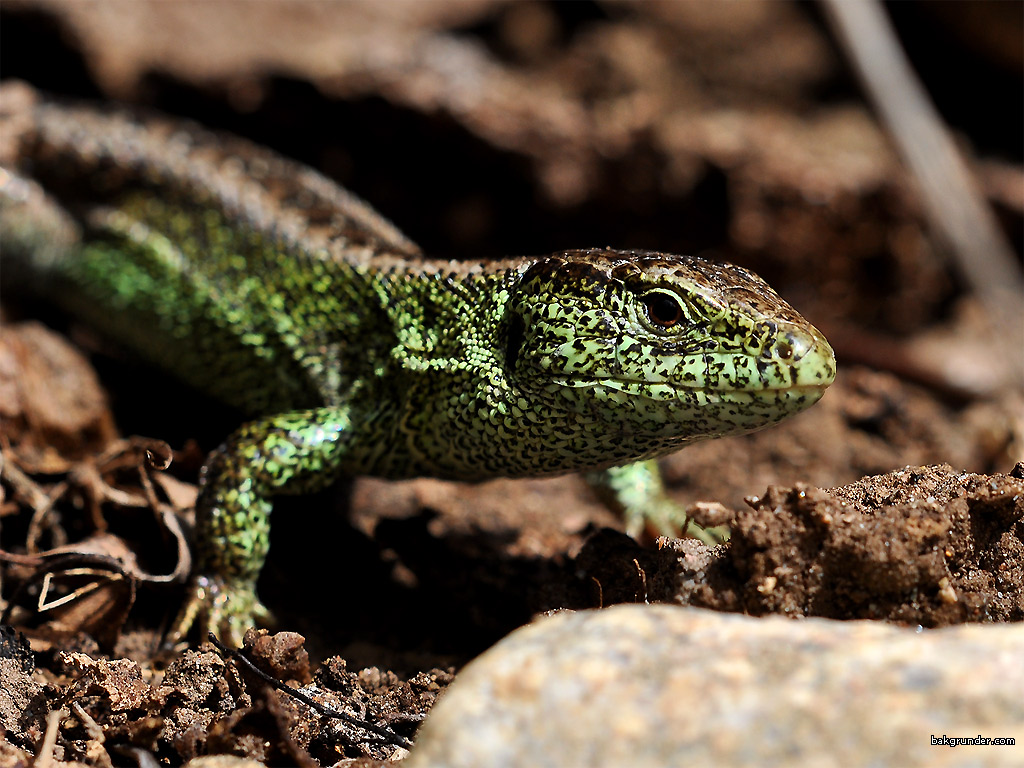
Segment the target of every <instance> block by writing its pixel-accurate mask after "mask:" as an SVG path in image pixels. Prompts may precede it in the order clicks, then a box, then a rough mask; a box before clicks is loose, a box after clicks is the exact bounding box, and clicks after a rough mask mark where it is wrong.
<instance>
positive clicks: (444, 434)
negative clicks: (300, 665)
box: [0, 85, 835, 640]
mask: <svg viewBox="0 0 1024 768" xmlns="http://www.w3.org/2000/svg"><path fill="white" fill-rule="evenodd" d="M0 97H2V98H0V105H2V107H0V126H2V127H3V128H4V134H5V135H6V136H7V137H8V138H7V139H5V143H4V145H3V146H2V147H0V245H2V248H3V252H4V267H5V271H7V270H8V268H9V270H10V272H11V274H12V275H14V274H17V273H19V272H20V273H23V274H25V273H27V274H28V275H30V276H31V278H32V279H33V280H34V281H35V282H36V284H37V286H39V287H42V289H43V292H44V293H45V294H46V296H48V297H52V298H54V299H55V300H57V301H58V302H60V303H61V304H63V305H64V306H65V307H67V308H69V309H71V310H72V311H74V312H76V313H78V314H79V315H81V316H83V317H84V318H85V319H87V320H88V321H90V322H91V323H92V324H94V325H95V326H97V327H98V328H99V329H100V330H101V331H103V332H105V333H107V334H109V335H110V336H111V337H113V338H115V339H117V340H120V341H121V342H122V343H124V344H125V345H127V346H129V347H131V348H134V349H135V350H136V351H137V352H139V353H140V354H142V355H143V356H145V357H147V358H148V359H149V360H151V361H152V362H153V363H155V364H157V365H159V366H162V367H164V368H166V369H167V370H169V371H172V372H174V373H175V374H177V375H178V376H179V377H181V379H183V380H184V381H186V382H188V383H190V384H191V385H193V386H195V387H197V388H199V389H201V390H204V391H206V392H208V393H210V394H212V395H214V396H216V397H218V398H220V399H221V400H223V401H224V402H226V403H229V404H231V405H234V406H236V407H238V408H241V409H243V410H244V411H245V412H247V413H249V414H251V416H252V418H253V420H252V421H249V422H248V423H246V424H244V425H242V426H241V427H240V428H239V429H238V430H237V431H236V432H234V433H233V434H232V435H231V436H230V437H228V438H227V440H226V441H225V442H224V443H223V444H222V445H221V446H220V447H219V448H217V449H216V450H215V451H213V453H212V454H211V455H210V457H209V458H208V460H207V462H206V465H205V467H204V469H203V473H202V480H201V490H200V495H199V499H198V502H197V510H196V511H197V528H198V530H197V554H198V568H197V571H198V573H197V575H196V576H194V580H193V582H192V585H191V591H190V597H189V599H188V601H187V603H186V608H185V610H184V611H183V613H182V615H181V617H180V618H179V621H178V623H177V625H176V629H175V632H174V635H175V636H176V637H179V636H180V635H181V633H182V632H184V631H185V630H187V629H188V627H189V626H190V624H192V623H193V622H194V621H195V620H196V618H197V617H199V618H200V619H201V621H202V622H203V623H204V624H205V625H206V626H211V627H213V628H215V629H218V630H220V631H221V632H222V633H224V634H225V635H226V636H227V637H228V638H229V639H232V640H237V639H238V637H239V636H240V635H241V633H242V632H243V631H244V629H245V628H246V627H247V626H248V625H249V624H250V623H251V621H252V620H253V619H254V618H261V617H264V616H265V615H266V614H265V609H264V608H263V606H262V605H261V604H260V602H259V600H258V599H257V597H256V593H255V584H256V578H257V576H258V574H259V571H260V568H261V567H262V564H263V561H264V558H265V556H266V554H267V549H268V546H269V516H270V511H271V505H272V498H273V497H274V496H275V495H277V494H292V493H304V492H310V491H312V490H314V489H318V488H322V487H324V486H326V485H327V484H329V483H331V482H332V481H333V480H334V479H335V478H336V477H338V476H339V475H340V474H342V473H344V474H350V475H353V474H367V475H378V476H383V477H391V478H400V477H411V476H418V475H431V476H436V477H443V478H453V479H462V480H480V479H484V478H489V477H498V476H509V477H523V476H542V475H557V474H560V473H565V472H571V471H577V470H583V471H591V472H594V471H595V470H601V471H600V472H595V474H594V478H595V482H596V484H597V485H598V486H599V487H601V488H603V490H604V492H605V496H606V498H608V499H609V500H610V502H611V504H612V506H613V507H616V508H618V509H619V510H620V511H622V512H623V513H624V514H625V516H626V521H627V527H628V529H629V530H630V531H631V532H633V533H637V532H639V530H640V529H641V528H642V527H643V525H644V524H645V521H647V520H652V521H653V522H654V523H655V524H656V525H657V526H659V527H660V528H661V529H662V530H665V529H668V528H671V527H672V526H673V525H675V526H676V527H677V529H678V526H679V525H685V524H687V522H688V521H685V518H684V517H683V516H681V515H679V514H678V513H677V512H676V510H675V507H673V506H672V505H671V504H670V502H669V501H668V500H667V497H666V496H665V493H664V490H663V488H662V485H661V481H660V479H659V476H658V474H657V466H656V464H655V463H654V462H653V461H652V460H653V459H654V458H655V457H658V456H662V455H664V454H666V453H669V452H671V451H674V450H676V449H678V448H679V447H681V446H683V445H685V444H686V443H690V442H693V441H695V440H701V439H706V438H712V437H717V436H720V435H726V434H734V433H741V432H748V431H751V430H754V429H759V428H761V427H764V426H767V425H769V424H773V423H775V422H777V421H779V420H781V419H783V418H785V417H786V416H788V415H790V414H793V413H796V412H798V411H800V410H803V409H805V408H807V407H808V406H810V405H811V404H813V403H814V402H816V401H817V400H818V398H820V397H821V395H822V392H823V391H824V389H825V388H826V387H827V386H828V385H829V384H830V383H831V382H832V380H833V378H834V375H835V359H834V357H833V353H832V350H831V348H830V347H829V345H828V343H827V342H826V341H825V339H824V338H823V337H822V335H821V334H820V333H819V332H818V331H817V330H815V329H814V328H813V327H812V326H811V325H810V324H809V323H808V322H807V321H806V320H804V319H803V318H802V317H801V316H800V315H799V314H797V312H796V311H794V310H793V309H792V308H791V307H790V306H789V305H788V304H786V303H785V302H784V301H783V300H782V299H781V298H779V296H778V295H777V294H776V293H775V292H774V291H772V289H771V288H769V287H768V285H766V284H765V283H764V282H763V281H762V280H761V279H760V278H758V277H757V276H755V275H753V274H752V273H750V272H748V271H747V270H745V269H742V268H740V267H735V266H731V265H726V264H718V263H713V262H709V261H704V260H701V259H698V258H691V257H685V256H671V255H666V254H661V253H651V252H645V251H614V250H610V249H590V250H577V251H567V252H563V253H555V254H552V255H548V256H542V257H536V258H515V259H507V260H501V261H494V262H484V263H463V262H454V261H442V260H433V259H428V258H425V257H424V256H423V255H422V254H421V252H420V251H419V249H418V248H417V247H416V246H415V245H413V244H412V243H411V242H410V241H409V240H407V239H406V238H405V237H404V236H403V235H402V234H400V233H399V232H398V231H397V230H396V229H395V228H394V227H393V226H392V225H391V224H390V223H388V222H387V221H385V220H384V219H382V218H381V217H380V216H379V215H378V214H376V213H375V212H374V211H373V210H371V209H370V208H369V207H368V206H367V205H366V204H365V203H363V202H362V201H360V200H359V199H357V198H355V197H353V196H352V195H350V194H349V193H348V192H346V191H344V190H343V189H341V188H340V187H339V186H337V185H336V184H334V183H332V182H331V181H329V180H328V179H326V178H324V177H323V176H321V175H320V174H318V173H316V172H315V171H313V170H311V169H309V168H306V167H303V166H301V165H299V164H297V163H294V162H291V161H289V160H286V159H284V158H282V157H279V156H277V155H275V154H273V153H271V152H270V151H267V150H264V149H261V148H259V147H256V146H254V145H252V144H250V143H248V142H246V141H243V140H241V139H236V138H232V137H227V136H223V135H215V134H212V133H209V132H207V131H204V130H202V129H200V128H198V127H197V126H194V125H192V124H186V123H181V122H173V121H170V120H165V119H158V118H148V119H140V118H137V117H134V116H131V115H126V114H123V113H118V112H111V111H102V110H99V109H96V108H91V107H81V106H68V105H64V104H60V103H55V102H51V101H47V100H45V99H42V98H41V97H39V96H37V95H36V94H35V93H34V92H32V91H30V90H29V89H28V88H26V87H25V86H20V85H18V86H13V87H12V86H6V87H5V88H4V89H3V90H0ZM691 533H697V534H700V530H699V529H695V530H692V531H691Z"/></svg>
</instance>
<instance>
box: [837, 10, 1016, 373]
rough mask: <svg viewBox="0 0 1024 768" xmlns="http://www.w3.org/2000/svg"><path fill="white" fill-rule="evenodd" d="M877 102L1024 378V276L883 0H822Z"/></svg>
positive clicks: (939, 232)
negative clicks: (918, 76) (901, 41)
mask: <svg viewBox="0 0 1024 768" xmlns="http://www.w3.org/2000/svg"><path fill="white" fill-rule="evenodd" d="M822 2H823V5H824V8H825V12H826V14H825V15H826V16H827V17H828V19H829V21H830V23H831V25H832V28H833V31H834V32H835V34H836V36H837V37H838V38H839V41H840V42H841V43H842V45H843V47H844V48H845V49H846V52H847V56H848V57H849V59H850V62H851V63H852V65H853V67H854V69H855V70H856V72H857V74H858V76H859V77H860V78H861V81H862V82H863V84H864V88H865V90H866V91H867V93H868V96H869V97H870V99H871V101H872V102H873V103H874V106H875V109H876V110H877V112H878V113H879V115H880V116H881V118H882V120H883V121H884V122H885V124H886V126H887V127H888V129H889V133H890V135H891V136H892V139H893V141H894V142H895V143H896V146H897V148H898V150H899V152H900V154H901V155H902V156H903V159H904V161H905V162H906V163H907V165H908V166H909V167H910V170H911V172H912V173H913V174H914V176H915V177H916V178H917V180H918V184H919V186H920V192H921V196H922V199H923V201H924V206H925V215H926V216H927V218H928V222H929V224H930V226H931V228H932V231H933V232H934V234H935V235H936V237H937V238H938V240H939V243H940V245H942V246H944V247H945V248H946V250H947V251H948V252H949V253H950V255H951V256H952V258H953V259H954V260H955V262H956V266H957V267H958V269H959V271H960V273H961V274H962V275H963V279H964V280H965V282H966V283H967V285H969V286H970V287H971V290H972V291H973V292H974V293H975V294H976V295H977V297H978V298H979V299H980V300H981V302H982V303H983V304H984V306H985V309H986V312H987V313H988V316H989V318H990V321H991V324H992V329H993V332H994V333H993V336H994V340H995V341H996V343H997V345H998V348H1001V349H1005V351H1006V361H1007V364H1008V369H1009V370H1008V373H1009V374H1010V375H1011V376H1014V377H1015V378H1016V379H1017V381H1018V383H1021V382H1024V276H1022V275H1021V271H1020V269H1019V268H1018V266H1017V263H1016V261H1017V259H1016V257H1015V255H1014V253H1013V249H1012V247H1011V246H1010V244H1009V242H1007V240H1006V238H1005V237H1004V236H1003V233H1002V231H1000V229H999V227H998V225H997V224H996V220H995V217H994V215H993V214H992V211H991V210H990V209H989V207H988V205H987V203H986V202H985V200H984V198H983V197H982V196H981V194H980V192H979V191H978V188H977V185H976V184H975V183H974V179H973V177H972V176H971V172H970V170H969V169H968V167H967V164H966V163H965V162H964V160H963V158H962V157H961V156H960V153H959V151H958V149H957V146H956V144H955V143H954V142H953V139H952V138H951V136H950V135H949V132H948V131H947V130H946V128H945V127H944V125H943V123H942V119H941V117H940V116H939V114H938V112H937V111H936V109H935V107H934V105H933V104H932V102H931V99H929V97H928V95H927V93H925V90H924V88H923V87H922V85H921V82H920V81H919V80H918V78H917V76H916V75H915V74H914V71H913V70H912V69H911V67H910V62H909V61H907V57H906V56H905V54H904V53H903V49H902V47H901V46H900V44H899V41H898V39H897V38H896V34H895V32H894V31H893V28H892V24H891V23H890V22H889V19H888V17H887V16H886V14H885V11H884V10H883V9H882V6H881V3H879V2H878V0H822Z"/></svg>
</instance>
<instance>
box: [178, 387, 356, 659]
mask: <svg viewBox="0 0 1024 768" xmlns="http://www.w3.org/2000/svg"><path fill="white" fill-rule="evenodd" d="M350 426H351V425H350V420H349V416H348V412H347V410H346V409H344V408H340V407H326V408H316V409H311V410H305V411H293V412H289V413H283V414H277V415H275V416H270V417H267V418H263V419H258V420H256V421H251V422H248V423H247V424H244V425H243V426H242V427H240V428H239V429H238V430H236V431H235V432H234V433H233V434H232V435H231V436H230V437H229V438H228V439H227V440H226V441H225V442H224V443H223V444H222V445H221V446H220V447H219V448H217V449H216V450H214V451H213V452H212V453H211V454H210V456H209V458H208V459H207V461H206V464H205V466H204V467H203V472H202V478H201V481H200V491H199V498H198V500H197V502H196V551H197V560H198V562H197V568H196V569H195V575H194V576H193V578H192V582H191V585H190V589H189V594H188V597H187V598H186V602H185V604H184V606H183V607H182V609H181V612H180V613H179V615H178V618H177V620H176V621H175V623H174V625H173V627H172V628H171V631H170V633H169V636H168V638H167V642H168V643H171V644H173V643H175V642H177V641H178V640H180V639H181V638H182V637H184V636H185V634H186V633H187V632H188V630H189V629H190V628H191V626H192V625H193V624H195V623H197V621H198V623H199V627H200V629H201V630H202V631H203V634H204V635H205V632H206V630H211V631H214V632H217V633H219V634H220V636H221V638H222V639H223V641H224V642H230V643H233V644H234V645H236V646H237V645H240V644H241V639H242V635H243V634H244V632H245V631H246V629H248V627H250V626H252V624H253V623H254V621H255V620H256V619H266V618H267V617H268V616H269V612H268V611H267V609H266V608H265V607H264V605H263V604H262V603H261V602H260V600H259V598H258V597H257V596H256V579H257V578H258V576H259V573H260V569H261V568H262V567H263V562H264V560H265V559H266V556H267V551H268V550H269V547H270V511H271V507H272V501H271V499H272V497H273V496H276V495H278V494H298V493H311V492H313V491H317V490H320V489H322V488H324V487H326V486H328V485H330V484H331V483H332V482H333V481H334V480H335V479H336V478H337V476H338V474H339V472H340V468H341V463H342V460H343V458H344V455H345V452H346V444H347V442H348V440H347V437H348V435H349V434H350V432H351V430H350Z"/></svg>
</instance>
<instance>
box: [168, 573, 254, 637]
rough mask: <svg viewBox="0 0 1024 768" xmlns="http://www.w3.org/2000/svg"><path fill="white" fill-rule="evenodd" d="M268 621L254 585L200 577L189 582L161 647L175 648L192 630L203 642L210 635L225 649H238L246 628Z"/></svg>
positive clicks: (212, 577)
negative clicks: (163, 645)
mask: <svg viewBox="0 0 1024 768" xmlns="http://www.w3.org/2000/svg"><path fill="white" fill-rule="evenodd" d="M271 619H272V616H271V613H270V610H269V609H268V608H267V607H266V606H265V605H263V603H261V602H260V599H259V598H258V597H256V589H255V585H254V584H252V583H250V582H239V581H228V580H226V579H223V578H220V577H216V576H203V575H199V576H196V577H194V578H193V579H192V582H191V584H190V585H189V590H188V595H187V597H186V598H185V602H184V604H183V605H182V607H181V610H180V611H179V612H178V616H177V618H176V619H175V620H174V624H173V625H172V626H171V629H170V631H169V632H168V633H167V637H166V639H165V641H164V644H165V645H166V646H173V645H176V644H177V643H179V642H180V641H182V640H183V639H185V637H186V636H187V635H188V634H189V631H190V630H192V629H193V628H195V629H197V630H198V631H199V633H200V634H201V638H202V639H203V640H205V639H206V635H207V634H208V633H210V632H212V633H213V634H215V635H217V637H218V639H220V641H221V642H222V643H224V644H225V645H227V646H228V647H231V648H241V647H242V638H243V637H244V635H245V632H246V630H248V629H249V627H252V626H254V625H256V624H267V623H269V622H270V621H271Z"/></svg>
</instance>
